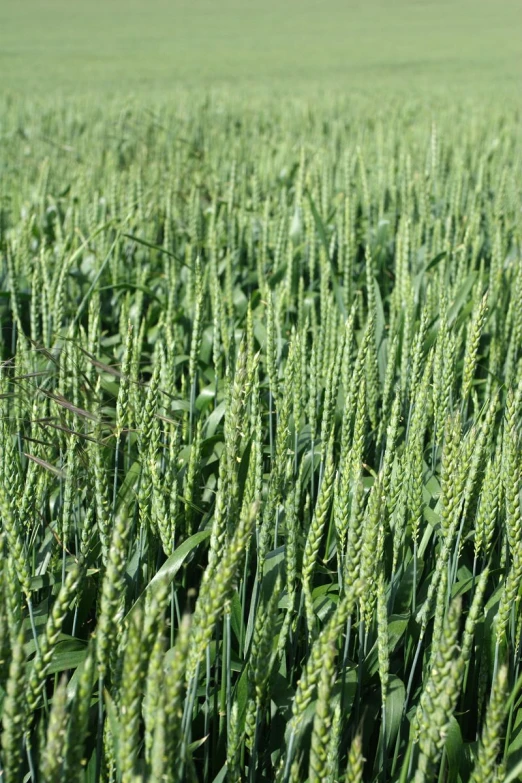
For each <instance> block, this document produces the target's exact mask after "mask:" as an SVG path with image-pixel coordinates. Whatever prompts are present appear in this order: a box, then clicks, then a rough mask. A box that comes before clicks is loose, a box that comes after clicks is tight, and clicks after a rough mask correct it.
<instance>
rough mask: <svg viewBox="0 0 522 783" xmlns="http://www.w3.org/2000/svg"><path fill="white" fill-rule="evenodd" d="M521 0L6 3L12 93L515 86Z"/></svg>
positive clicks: (7, 80) (0, 10)
mask: <svg viewBox="0 0 522 783" xmlns="http://www.w3.org/2000/svg"><path fill="white" fill-rule="evenodd" d="M521 39H522V12H521V8H520V2H519V0H455V1H454V2H448V0H394V1H392V2H384V0H370V2H359V1H357V0H322V2H318V0H299V2H298V1H297V0H284V2H276V0H267V1H266V2H259V1H258V0H256V2H253V1H252V0H219V1H217V0H149V2H147V3H145V2H143V1H142V0H103V1H102V0H90V2H78V0H24V1H23V2H21V0H2V2H1V3H0V72H1V73H2V76H3V79H2V82H3V87H2V89H3V90H4V91H5V89H7V90H8V91H9V92H14V93H19V92H22V93H27V92H30V93H31V94H43V93H49V92H50V91H51V92H61V91H63V90H67V91H74V92H78V91H93V90H99V89H104V90H107V91H109V92H118V93H119V92H121V91H122V90H123V91H141V90H157V91H160V92H163V91H165V90H172V89H174V88H176V87H179V86H180V85H183V86H189V87H193V86H196V85H197V86H203V87H215V86H222V85H224V84H233V85H237V86H240V85H241V86H242V87H245V86H249V85H250V86H253V87H255V88H256V89H258V88H259V87H260V86H263V87H264V88H266V89H269V90H278V89H280V88H283V89H287V88H288V86H289V85H291V86H292V87H293V88H295V89H300V88H301V87H302V86H303V85H306V86H307V87H308V88H309V87H310V85H313V84H316V85H317V86H319V87H324V86H328V88H335V89H336V90H339V91H342V90H344V89H357V88H358V89H361V90H364V89H368V87H370V86H375V85H379V86H380V87H381V88H382V89H384V90H387V89H393V90H401V91H402V90H406V91H407V90H409V89H411V88H412V87H414V86H415V87H419V88H428V87H429V88H430V89H446V88H447V87H448V86H452V87H455V86H457V87H458V86H459V85H460V86H462V88H463V89H464V90H466V91H469V90H472V89H474V88H477V90H481V91H482V90H495V91H498V90H507V91H512V90H513V88H516V87H517V85H518V84H520V81H521V79H520V76H521V73H522V57H521V51H520V44H519V41H520V40H521Z"/></svg>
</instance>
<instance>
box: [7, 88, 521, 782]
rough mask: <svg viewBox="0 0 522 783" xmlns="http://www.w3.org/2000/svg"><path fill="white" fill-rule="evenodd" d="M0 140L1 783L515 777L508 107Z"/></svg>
mask: <svg viewBox="0 0 522 783" xmlns="http://www.w3.org/2000/svg"><path fill="white" fill-rule="evenodd" d="M434 118H436V121H434ZM0 135H1V144H0V168H1V176H0V180H1V184H0V275H1V280H2V285H1V286H0V317H1V329H0V359H1V365H0V413H1V415H0V457H1V459H0V718H1V720H0V726H1V729H0V731H1V737H0V778H1V779H2V781H4V780H5V781H6V783H11V782H12V783H21V781H24V783H29V781H32V783H48V782H49V781H53V782H54V781H56V783H58V781H63V782H64V783H69V781H74V783H112V782H113V781H114V783H120V782H121V783H137V782H138V781H141V782H142V783H144V782H145V781H153V783H165V782H166V783H185V781H188V783H194V781H205V783H221V782H222V781H225V780H228V781H231V783H254V781H278V783H290V781H295V782H296V783H299V782H301V781H302V783H306V781H310V783H311V781H326V782H327V783H352V782H353V783H355V782H357V783H360V782H362V781H368V783H370V782H371V783H388V781H389V782H390V783H406V781H412V780H413V781H417V783H421V781H426V783H427V782H428V781H430V782H431V781H438V783H467V781H496V780H498V781H500V780H507V781H515V780H520V779H521V776H522V750H521V748H522V741H521V737H522V730H521V727H522V703H521V691H522V679H521V673H522V669H521V660H520V655H521V651H522V639H521V634H522V607H521V603H522V602H521V591H522V545H521V534H522V506H521V488H522V451H521V444H522V440H521V439H522V416H521V412H522V210H521V207H522V199H521V182H522V176H521V175H522V171H521V156H520V130H519V117H518V114H517V111H515V110H511V109H510V108H509V107H508V106H504V107H502V108H501V107H500V103H499V102H495V101H492V102H491V103H488V104H487V105H486V104H485V105H479V104H478V103H473V102H472V101H470V102H469V103H467V104H466V105H462V106H460V105H459V106H456V105H452V104H451V103H450V102H449V101H448V100H446V99H438V98H435V97H432V100H431V102H429V101H428V100H427V99H425V98H424V97H420V98H415V99H414V98H412V99H411V100H410V99H403V100H394V99H392V98H389V99H387V100H386V101H384V102H383V103H377V102H376V101H375V99H374V98H373V96H368V97H366V98H356V97H350V98H342V99H341V98H334V97H329V96H327V95H323V96H321V97H319V98H318V99H317V101H316V102H313V101H307V100H304V99H303V100H302V99H300V98H297V97H295V96H294V97H293V98H292V99H291V100H288V101H286V100H285V101H283V100H280V99H278V98H276V97H270V98H269V97H262V96H258V97H257V98H256V100H253V101H252V102H251V103H250V102H245V101H244V100H242V99H240V98H239V97H238V96H232V95H228V96H227V95H225V93H223V94H221V93H220V94H219V95H218V94H217V93H216V94H215V95H214V94H213V93H212V94H209V96H208V97H207V98H206V99H205V100H204V101H202V100H201V99H200V98H199V97H197V96H196V95H192V94H191V95H184V96H179V100H176V101H173V102H169V103H162V102H161V101H160V102H158V103H154V102H153V101H152V98H151V101H150V103H146V102H144V101H143V102H141V101H131V102H129V103H126V104H123V103H121V102H118V101H116V102H114V103H111V102H110V101H107V102H106V103H105V104H104V105H103V106H97V105H95V104H94V103H91V102H89V101H87V100H85V101H83V100H81V99H80V98H76V99H74V100H71V101H70V102H68V103H67V104H65V103H62V102H61V101H59V100H58V99H57V100H56V101H51V100H50V99H49V102H48V103H47V102H45V101H44V100H43V99H42V105H41V106H40V105H39V106H38V107H37V106H36V105H33V104H31V103H29V102H27V103H26V102H23V101H20V100H18V99H14V98H12V99H10V100H3V99H2V100H0Z"/></svg>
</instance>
